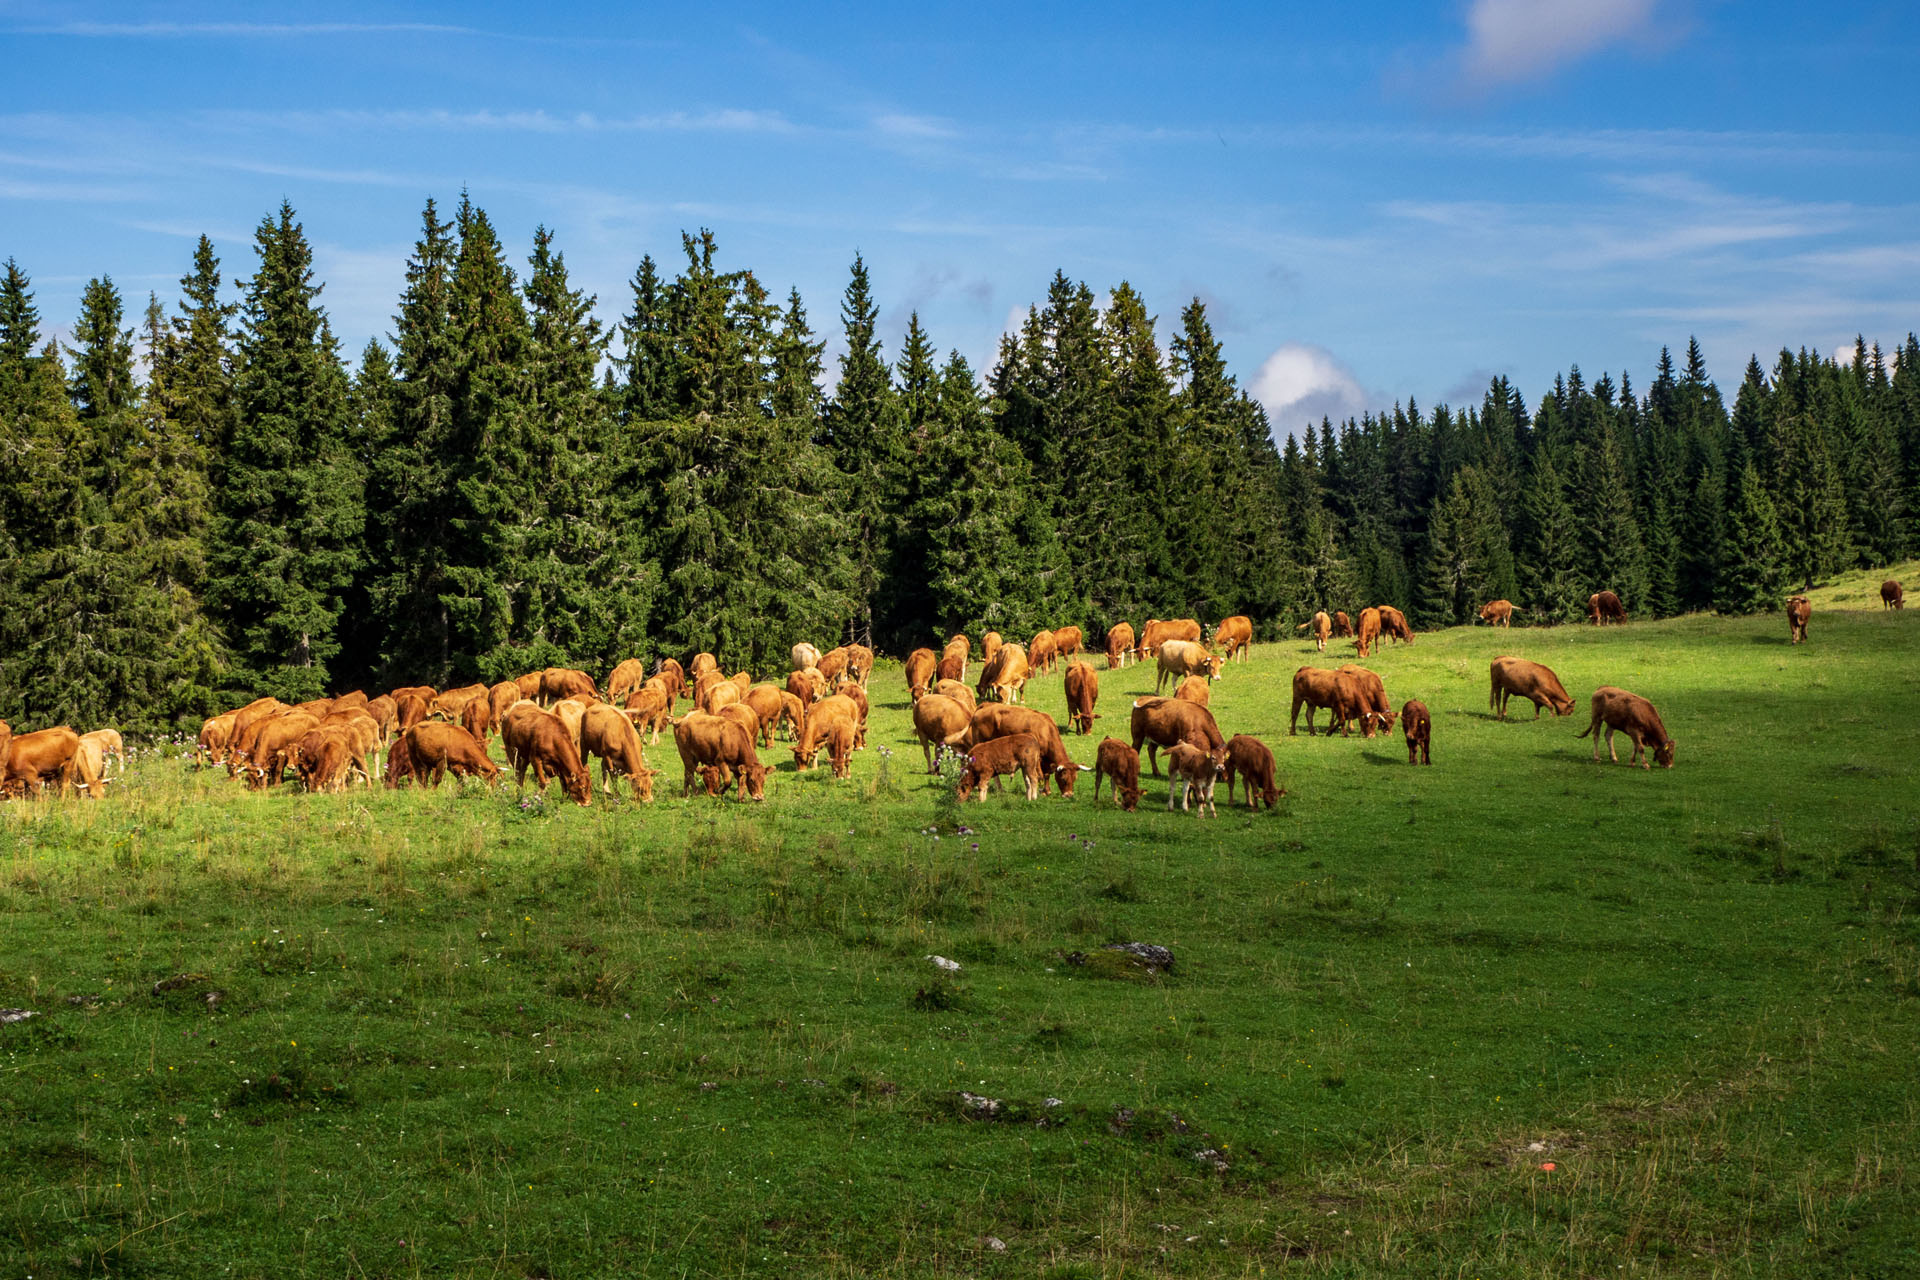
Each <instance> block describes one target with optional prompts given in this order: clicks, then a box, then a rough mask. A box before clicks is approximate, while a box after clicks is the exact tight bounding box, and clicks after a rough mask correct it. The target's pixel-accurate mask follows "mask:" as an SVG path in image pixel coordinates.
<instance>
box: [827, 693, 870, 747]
mask: <svg viewBox="0 0 1920 1280" xmlns="http://www.w3.org/2000/svg"><path fill="white" fill-rule="evenodd" d="M834 692H835V693H837V694H839V695H840V696H841V697H843V698H846V699H848V700H849V701H851V702H852V703H853V705H854V706H855V707H857V708H859V710H860V715H859V718H858V719H856V720H855V721H854V729H855V734H854V742H853V745H854V746H856V747H859V748H861V749H862V750H864V749H865V748H866V745H867V691H866V690H865V689H864V688H862V687H861V686H859V685H857V684H855V683H854V682H853V681H851V680H842V681H841V682H840V684H839V686H838V687H837V688H835V689H834Z"/></svg>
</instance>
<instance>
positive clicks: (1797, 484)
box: [1772, 413, 1852, 591]
mask: <svg viewBox="0 0 1920 1280" xmlns="http://www.w3.org/2000/svg"><path fill="white" fill-rule="evenodd" d="M1772 442H1773V455H1774V459H1775V468H1776V470H1775V474H1774V483H1773V486H1772V490H1773V491H1772V498H1773V506H1774V511H1775V518H1776V520H1777V522H1778V527H1779V532H1780V543H1781V567H1782V569H1783V570H1784V571H1785V574H1786V577H1787V579H1788V580H1789V581H1790V582H1791V583H1793V584H1796V585H1798V587H1799V588H1800V590H1802V591H1805V590H1808V589H1809V588H1811V587H1812V586H1813V583H1814V579H1816V578H1822V577H1826V576H1828V575H1830V574H1833V573H1837V572H1839V571H1840V570H1841V569H1842V568H1844V567H1845V566H1846V565H1848V564H1849V563H1851V560H1852V548H1851V545H1850V543H1849V541H1848V538H1847V500H1846V494H1845V491H1844V490H1843V489H1842V487H1841V483H1840V470H1839V468H1838V467H1837V466H1836V465H1834V461H1833V455H1832V454H1831V453H1829V452H1828V450H1827V446H1826V442H1825V441H1824V440H1823V439H1822V438H1821V432H1820V428H1819V425H1818V424H1817V423H1816V422H1815V421H1814V420H1813V419H1812V418H1811V417H1810V416H1809V415H1807V414H1805V413H1793V414H1787V415H1784V416H1782V417H1781V418H1780V419H1779V420H1778V421H1777V422H1776V423H1775V424H1774V431H1773V435H1772Z"/></svg>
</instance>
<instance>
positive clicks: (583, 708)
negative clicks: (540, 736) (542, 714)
mask: <svg viewBox="0 0 1920 1280" xmlns="http://www.w3.org/2000/svg"><path fill="white" fill-rule="evenodd" d="M552 711H553V714H554V715H556V716H559V717H560V723H561V724H563V725H565V726H566V729H567V736H568V737H569V738H572V739H573V745H574V747H575V748H576V749H577V748H578V747H579V746H580V722H581V721H582V720H584V719H586V717H587V704H586V703H584V702H582V701H580V700H579V699H578V698H562V699H560V701H558V702H556V703H554V704H553V708H552Z"/></svg>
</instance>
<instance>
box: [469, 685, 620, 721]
mask: <svg viewBox="0 0 1920 1280" xmlns="http://www.w3.org/2000/svg"><path fill="white" fill-rule="evenodd" d="M636 687H637V686H636ZM518 701H520V682H519V681H517V680H502V681H500V682H499V683H498V684H495V685H494V686H492V687H491V688H489V689H488V690H487V723H488V724H489V725H490V726H492V727H493V728H498V727H499V726H500V718H501V717H502V716H504V715H506V714H507V710H508V708H510V707H512V706H513V704H514V703H516V702H518Z"/></svg>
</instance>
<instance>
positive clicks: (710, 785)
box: [700, 764, 732, 796]
mask: <svg viewBox="0 0 1920 1280" xmlns="http://www.w3.org/2000/svg"><path fill="white" fill-rule="evenodd" d="M700 784H701V786H703V787H704V788H705V789H706V792H707V794H708V795H710V796H717V795H722V794H724V793H725V792H726V789H727V788H728V787H729V786H730V785H732V784H731V783H729V782H728V781H727V776H726V774H724V773H723V772H721V770H720V766H719V765H716V764H703V765H701V766H700Z"/></svg>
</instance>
